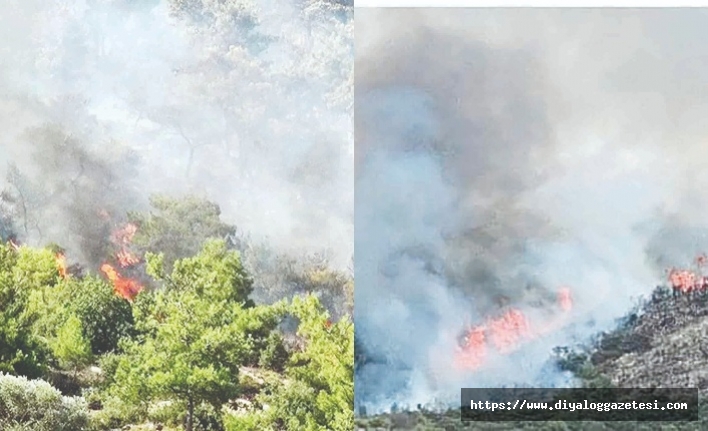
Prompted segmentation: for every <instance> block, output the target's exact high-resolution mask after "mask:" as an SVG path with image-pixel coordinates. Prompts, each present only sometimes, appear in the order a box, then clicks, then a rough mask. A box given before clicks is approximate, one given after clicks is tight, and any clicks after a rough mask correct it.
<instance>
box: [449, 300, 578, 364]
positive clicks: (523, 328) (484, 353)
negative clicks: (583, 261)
mask: <svg viewBox="0 0 708 431" xmlns="http://www.w3.org/2000/svg"><path fill="white" fill-rule="evenodd" d="M557 298H558V299H557V301H558V306H559V307H560V309H561V310H562V311H563V312H569V311H570V310H571V309H572V306H573V301H572V298H571V295H570V289H568V288H563V289H561V290H560V291H559V292H558V296H557ZM564 322H565V318H564V316H560V317H559V318H555V319H551V320H549V321H547V322H544V323H543V324H541V325H537V326H532V325H531V323H530V322H529V319H528V318H527V317H526V315H524V313H523V312H522V311H521V310H519V309H516V308H511V309H509V310H507V311H506V312H505V313H503V314H502V315H501V316H499V317H492V318H489V319H488V320H487V322H486V323H485V324H482V325H477V326H474V327H472V328H470V329H469V330H468V331H467V333H466V334H465V337H464V344H463V345H462V346H461V347H460V348H458V351H457V353H456V356H455V367H456V368H457V369H458V370H468V371H470V370H478V369H480V368H482V367H483V366H484V365H485V363H486V361H487V357H488V355H489V352H490V350H492V351H494V352H497V353H498V354H501V355H508V354H509V353H511V352H514V351H515V350H517V349H518V348H519V347H520V346H521V345H522V344H523V343H525V342H529V341H532V340H533V339H535V338H538V337H540V336H542V335H544V334H548V333H550V332H552V331H555V330H557V329H559V328H560V327H561V326H562V325H563V323H564Z"/></svg>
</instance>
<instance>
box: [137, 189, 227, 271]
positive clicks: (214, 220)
mask: <svg viewBox="0 0 708 431" xmlns="http://www.w3.org/2000/svg"><path fill="white" fill-rule="evenodd" d="M150 203H151V205H152V207H153V208H154V212H150V213H149V214H143V213H130V214H129V219H130V221H131V222H132V223H135V224H136V225H138V226H139V229H138V231H137V233H136V234H135V237H134V238H133V244H134V245H136V246H137V247H138V248H140V249H141V251H142V252H152V253H162V254H163V255H164V262H165V266H166V267H167V268H168V270H169V269H170V268H171V267H172V264H173V263H174V262H175V261H176V260H177V259H182V258H185V257H189V256H193V255H195V254H196V253H198V252H199V251H200V250H201V248H202V245H203V244H204V241H205V240H207V239H224V238H226V237H227V236H230V235H234V234H235V233H236V229H235V228H234V227H233V226H230V225H228V224H226V223H223V222H222V221H221V219H220V216H221V209H220V208H219V206H218V205H216V204H215V203H212V202H209V201H208V200H205V199H200V198H197V197H193V196H189V197H186V198H184V199H175V198H170V197H167V196H161V195H157V196H153V197H151V199H150Z"/></svg>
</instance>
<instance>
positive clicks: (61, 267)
mask: <svg viewBox="0 0 708 431" xmlns="http://www.w3.org/2000/svg"><path fill="white" fill-rule="evenodd" d="M54 258H55V259H56V262H57V270H58V271H59V276H60V277H61V278H66V277H67V276H68V274H67V272H66V256H64V253H57V254H55V255H54Z"/></svg>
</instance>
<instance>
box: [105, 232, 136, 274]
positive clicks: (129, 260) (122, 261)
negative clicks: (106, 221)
mask: <svg viewBox="0 0 708 431" xmlns="http://www.w3.org/2000/svg"><path fill="white" fill-rule="evenodd" d="M137 231H138V227H137V226H135V225H134V224H132V223H128V224H126V225H125V226H123V227H122V228H120V229H117V230H116V231H114V232H113V234H112V235H111V241H112V242H113V243H114V244H116V245H118V246H119V247H120V251H118V252H117V253H116V260H117V261H118V265H120V267H121V268H127V267H129V266H133V265H137V264H138V263H140V258H139V257H138V256H136V255H135V254H133V253H132V252H131V251H130V250H129V249H128V246H129V245H130V243H131V242H132V241H133V237H134V236H135V233H136V232H137Z"/></svg>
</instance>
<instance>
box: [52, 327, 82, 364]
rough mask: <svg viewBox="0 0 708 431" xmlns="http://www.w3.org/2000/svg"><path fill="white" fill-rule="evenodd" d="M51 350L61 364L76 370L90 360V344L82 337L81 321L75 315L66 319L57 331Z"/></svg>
mask: <svg viewBox="0 0 708 431" xmlns="http://www.w3.org/2000/svg"><path fill="white" fill-rule="evenodd" d="M52 351H53V353H54V355H55V356H56V357H57V359H59V361H60V363H61V365H62V366H63V367H64V368H67V369H74V370H76V369H77V368H79V367H82V366H85V365H88V364H89V363H90V362H91V345H90V344H89V342H88V340H87V339H86V337H84V333H83V329H82V327H81V321H80V320H79V318H78V317H76V316H71V317H69V318H68V319H67V321H66V322H65V323H64V325H63V326H62V327H61V328H60V329H59V331H58V332H57V338H56V339H55V340H54V342H53V343H52Z"/></svg>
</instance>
